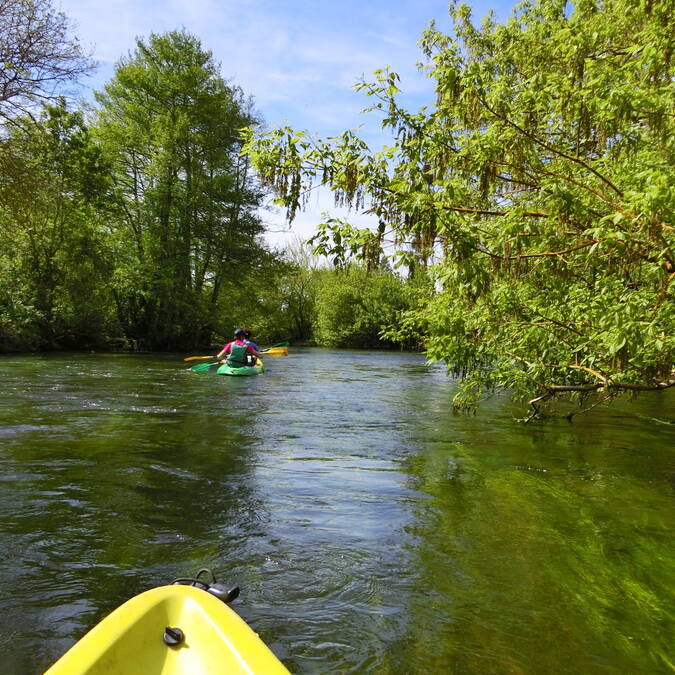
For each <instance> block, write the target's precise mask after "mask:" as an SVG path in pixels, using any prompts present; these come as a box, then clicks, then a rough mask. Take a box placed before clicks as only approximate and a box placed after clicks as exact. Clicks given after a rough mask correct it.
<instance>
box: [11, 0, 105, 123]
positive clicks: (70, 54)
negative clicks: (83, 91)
mask: <svg viewBox="0 0 675 675" xmlns="http://www.w3.org/2000/svg"><path fill="white" fill-rule="evenodd" d="M92 68H93V64H92V62H91V61H90V59H89V58H88V57H87V55H85V54H84V53H83V51H82V48H81V47H80V44H79V42H78V40H77V38H75V37H73V36H72V35H71V34H70V24H69V22H68V19H67V17H66V16H65V14H63V13H62V12H59V11H56V10H55V9H54V7H53V3H52V1H51V0H0V117H2V118H5V119H9V118H11V117H13V116H14V115H16V114H17V113H19V114H23V113H26V112H27V111H28V110H29V109H30V108H31V107H32V106H33V105H34V104H35V102H42V103H45V102H47V101H54V100H56V99H57V98H58V96H59V95H60V94H61V93H63V92H61V91H60V88H61V87H62V86H63V85H64V84H65V83H67V82H71V81H73V80H76V79H77V78H78V77H79V76H80V75H83V74H85V73H87V72H89V71H90V70H91V69H92Z"/></svg>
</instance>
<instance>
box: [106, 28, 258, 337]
mask: <svg viewBox="0 0 675 675" xmlns="http://www.w3.org/2000/svg"><path fill="white" fill-rule="evenodd" d="M97 100H98V102H99V105H100V107H99V111H98V122H97V127H98V134H99V137H100V139H101V141H102V142H103V144H104V147H105V148H106V150H107V152H108V153H109V155H110V156H111V157H112V158H113V162H114V166H115V169H116V183H117V186H118V192H117V205H118V207H119V210H118V217H117V219H116V220H115V232H114V237H115V240H116V241H115V245H116V251H117V254H116V258H115V265H116V278H115V293H116V298H117V304H118V309H119V316H120V320H121V322H122V325H123V326H124V329H125V331H126V333H127V335H128V337H130V338H132V339H135V340H140V341H141V342H142V344H143V345H144V346H145V347H147V348H153V349H172V348H188V347H191V346H193V345H197V344H200V343H204V342H208V340H209V337H210V334H211V332H212V330H213V328H214V326H215V322H216V316H217V310H218V309H219V308H221V306H220V304H219V303H220V301H226V300H227V298H225V291H227V292H228V293H230V292H231V291H232V286H231V285H230V283H229V282H231V281H232V280H233V279H235V278H236V277H237V276H240V275H241V274H244V273H245V271H246V269H247V267H248V266H249V265H254V264H255V263H256V261H257V260H258V259H259V257H260V255H261V251H262V249H261V244H260V241H259V235H260V234H261V233H262V231H263V228H262V225H261V223H260V220H259V218H258V217H257V215H256V209H257V207H258V205H259V203H260V200H261V195H262V193H261V191H260V189H259V187H258V186H257V185H256V183H255V182H254V179H253V175H252V172H251V171H250V169H249V165H248V159H247V158H244V157H241V156H240V152H239V151H240V147H241V139H240V133H239V129H240V128H242V127H243V126H245V125H247V124H251V123H252V122H254V121H255V116H254V113H253V111H252V106H251V103H250V101H249V100H247V99H246V98H245V97H244V95H243V93H242V92H241V90H240V89H238V88H236V87H232V86H228V85H227V84H226V83H225V82H224V80H223V79H222V77H221V76H220V74H219V72H218V66H217V64H216V63H215V62H214V60H213V57H212V55H211V53H210V52H207V51H205V50H203V49H202V47H201V44H200V42H199V40H198V39H197V38H195V37H194V36H192V35H190V34H188V33H186V32H185V31H180V32H179V31H173V32H169V33H166V34H163V35H154V34H153V35H151V36H150V38H149V39H148V40H147V41H144V40H140V39H139V40H138V41H137V44H136V50H135V51H134V52H133V53H132V54H130V55H129V56H127V57H126V58H123V59H122V60H121V61H120V62H119V63H118V65H117V67H116V71H115V75H114V77H113V78H112V80H111V81H110V82H109V83H108V84H107V85H106V86H105V88H104V90H103V91H102V92H100V93H99V94H97ZM221 309H222V308H221Z"/></svg>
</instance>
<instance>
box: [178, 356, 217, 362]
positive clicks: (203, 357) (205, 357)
mask: <svg viewBox="0 0 675 675" xmlns="http://www.w3.org/2000/svg"><path fill="white" fill-rule="evenodd" d="M215 358H216V357H215V356H211V355H209V356H188V357H187V358H184V359H183V361H195V360H197V359H215Z"/></svg>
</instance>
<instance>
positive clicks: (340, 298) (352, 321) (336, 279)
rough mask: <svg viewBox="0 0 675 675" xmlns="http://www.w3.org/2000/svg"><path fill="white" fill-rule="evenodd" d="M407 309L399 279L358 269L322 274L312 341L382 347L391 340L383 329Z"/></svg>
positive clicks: (346, 345)
mask: <svg viewBox="0 0 675 675" xmlns="http://www.w3.org/2000/svg"><path fill="white" fill-rule="evenodd" d="M408 307H409V298H408V294H407V292H406V286H405V283H404V282H403V280H402V279H400V278H398V277H396V276H395V275H393V274H392V273H391V272H388V271H384V270H368V269H367V268H365V267H363V266H359V265H349V266H348V267H347V268H346V269H344V270H340V271H336V270H323V272H322V274H321V275H320V277H319V280H318V284H317V300H316V319H315V329H314V337H315V340H316V342H317V343H318V344H320V345H326V346H330V347H383V346H391V345H392V342H393V340H392V339H391V338H389V337H386V336H383V335H382V329H383V328H387V327H390V326H392V325H395V323H396V320H397V319H398V316H399V315H400V313H401V312H402V311H404V310H405V309H407V308H408Z"/></svg>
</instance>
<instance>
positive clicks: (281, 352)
mask: <svg viewBox="0 0 675 675" xmlns="http://www.w3.org/2000/svg"><path fill="white" fill-rule="evenodd" d="M263 354H265V356H288V347H270V348H269V349H265V350H264V351H263Z"/></svg>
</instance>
